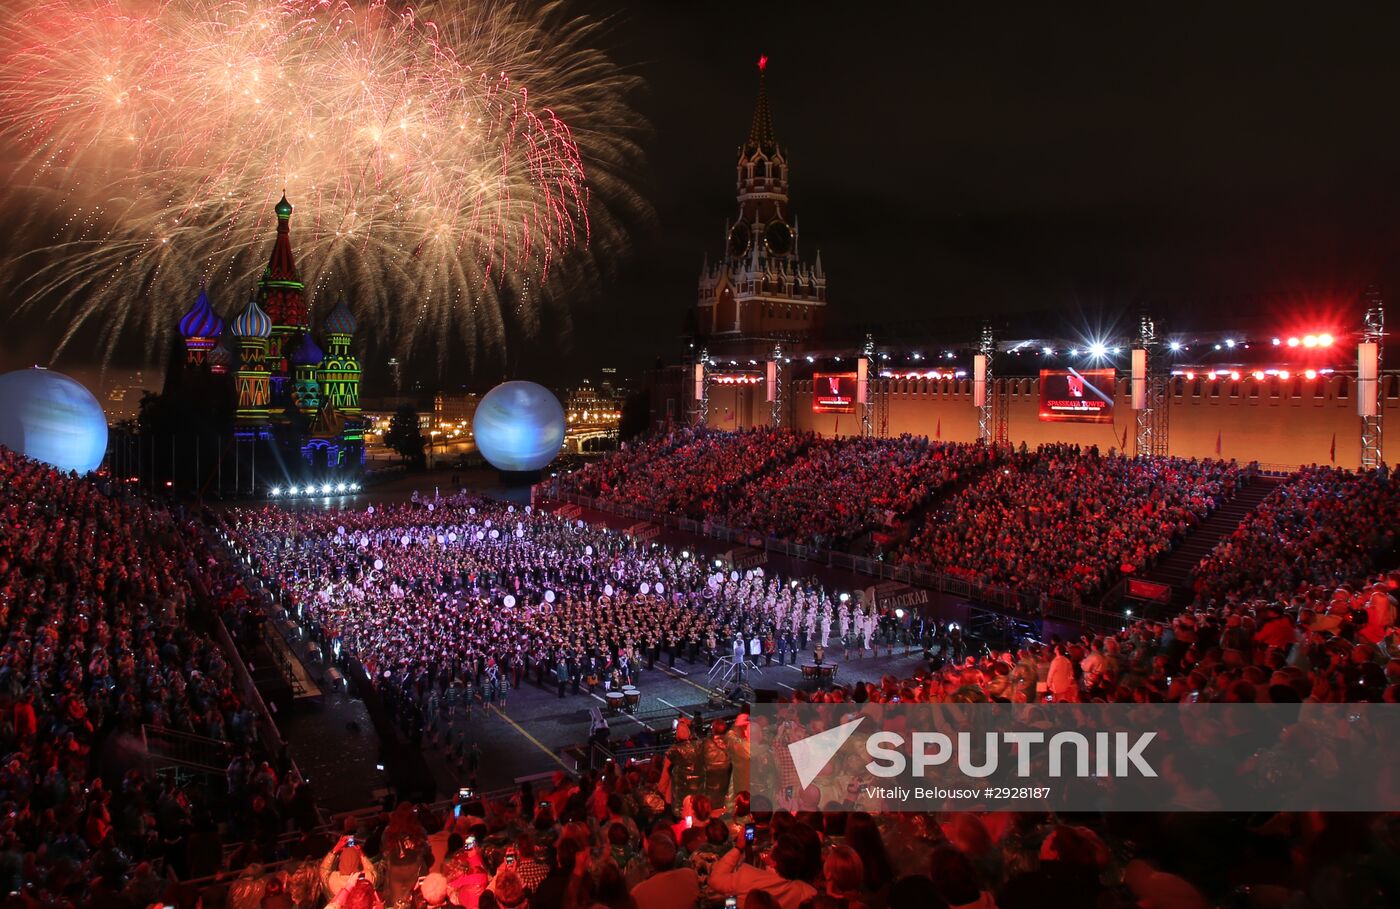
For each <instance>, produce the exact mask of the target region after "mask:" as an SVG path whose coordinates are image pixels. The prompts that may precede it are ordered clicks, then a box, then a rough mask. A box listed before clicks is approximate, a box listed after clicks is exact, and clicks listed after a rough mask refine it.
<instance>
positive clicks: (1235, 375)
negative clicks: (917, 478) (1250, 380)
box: [1230, 369, 1240, 382]
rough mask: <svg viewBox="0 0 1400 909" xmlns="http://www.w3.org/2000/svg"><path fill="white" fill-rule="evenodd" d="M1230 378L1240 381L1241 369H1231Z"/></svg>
mask: <svg viewBox="0 0 1400 909" xmlns="http://www.w3.org/2000/svg"><path fill="white" fill-rule="evenodd" d="M1230 379H1231V380H1232V381H1235V382H1238V381H1239V380H1240V373H1239V370H1236V369H1232V370H1230Z"/></svg>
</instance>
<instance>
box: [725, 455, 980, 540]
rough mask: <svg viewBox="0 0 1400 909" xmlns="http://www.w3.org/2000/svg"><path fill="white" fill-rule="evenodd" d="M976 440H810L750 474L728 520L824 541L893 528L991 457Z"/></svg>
mask: <svg viewBox="0 0 1400 909" xmlns="http://www.w3.org/2000/svg"><path fill="white" fill-rule="evenodd" d="M997 460H998V457H997V455H996V453H995V452H993V451H992V450H991V449H988V448H986V447H983V446H978V445H956V444H953V443H931V442H929V440H928V439H927V438H926V437H924V436H909V435H905V436H900V437H899V438H897V439H864V438H860V437H858V436H856V437H849V438H842V439H822V438H819V439H816V440H814V441H813V442H812V444H811V445H810V446H809V447H808V448H807V449H806V450H805V451H804V452H803V453H802V454H801V455H800V456H798V457H797V458H795V459H793V460H792V461H791V462H789V463H788V464H787V465H786V466H784V467H782V468H780V469H777V470H774V471H771V472H769V473H766V474H761V475H759V476H756V477H755V478H754V479H753V480H752V481H751V482H750V483H749V484H748V485H747V486H745V487H744V490H743V494H742V495H741V496H740V497H739V498H738V500H737V501H736V502H735V504H734V507H733V508H732V509H730V511H729V512H727V513H725V514H722V515H716V516H715V517H718V518H720V519H722V520H723V521H724V522H726V523H728V524H729V525H731V526H733V527H739V528H743V529H745V530H752V531H755V532H758V533H762V534H763V535H764V536H770V537H779V538H782V539H786V540H791V541H793V542H796V543H802V544H808V543H815V544H817V545H825V546H830V545H834V544H839V543H841V542H844V541H848V540H851V539H852V538H855V537H857V536H859V535H860V534H863V533H866V532H875V531H885V532H888V531H889V529H891V528H893V527H894V526H895V525H897V523H898V522H899V520H900V519H902V518H903V517H904V516H906V515H908V514H909V513H910V512H912V511H913V510H914V509H915V508H916V507H917V506H919V505H920V504H922V503H923V502H925V501H926V500H927V499H928V498H929V496H931V495H933V494H935V493H936V492H937V491H939V490H941V489H944V488H946V487H949V486H952V485H954V484H957V483H959V482H962V481H966V480H969V479H971V478H973V477H976V476H977V475H978V474H980V473H981V472H982V471H983V470H985V469H986V468H987V466H988V465H990V464H993V463H995V462H996V461H997Z"/></svg>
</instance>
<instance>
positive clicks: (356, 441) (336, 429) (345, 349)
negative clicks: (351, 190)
mask: <svg viewBox="0 0 1400 909" xmlns="http://www.w3.org/2000/svg"><path fill="white" fill-rule="evenodd" d="M274 211H275V213H276V215H277V237H276V240H275V242H274V243H273V247H272V256H271V258H270V259H269V261H268V263H267V267H266V268H265V269H264V270H263V273H262V277H261V278H260V279H259V280H258V283H257V286H256V287H255V288H254V291H253V294H252V297H251V299H249V300H248V303H247V305H246V306H244V307H243V309H242V310H241V311H239V312H238V314H237V315H234V316H233V317H231V318H230V319H228V320H227V321H226V320H225V319H223V318H220V316H219V315H218V313H216V312H215V311H214V308H213V306H212V305H210V303H209V294H208V292H207V290H206V289H205V288H201V289H200V292H199V296H198V298H196V300H195V302H194V305H193V306H191V307H190V309H189V311H188V312H186V313H185V315H184V316H183V317H182V318H181V319H180V326H179V327H180V335H181V337H182V338H183V339H184V363H183V370H182V372H183V373H184V374H185V376H186V377H190V376H191V374H199V373H201V372H203V373H207V374H208V375H211V376H231V377H232V379H233V382H232V385H233V389H234V393H235V394H236V395H237V405H236V410H235V412H234V430H233V433H234V441H235V444H238V443H244V444H247V443H253V444H258V443H271V444H274V445H275V446H276V447H277V448H279V449H281V450H287V449H289V448H293V447H294V448H295V449H297V450H299V451H300V453H301V456H302V457H303V458H305V460H306V462H307V464H308V465H309V466H310V467H311V468H312V469H313V470H315V471H318V472H319V471H329V472H341V471H357V470H358V469H359V468H360V466H361V464H362V463H363V460H364V429H363V421H362V418H361V412H360V362H359V360H357V359H356V357H355V354H354V352H353V350H352V349H351V348H352V340H353V338H354V335H355V329H356V324H355V317H354V315H353V314H352V313H351V312H350V307H349V306H347V305H346V303H345V300H344V298H341V299H340V300H339V301H338V302H337V303H336V305H335V307H334V308H333V309H331V311H330V312H329V313H327V314H326V316H325V318H323V319H322V320H321V325H320V331H319V332H315V331H313V330H312V327H311V320H310V317H309V316H308V313H307V305H306V285H305V284H303V283H302V281H301V278H300V277H299V276H298V274H297V267H296V259H295V257H294V256H293V255H292V241H291V229H290V224H291V218H292V206H291V203H289V202H288V201H287V198H286V197H285V196H283V197H282V200H281V201H279V202H278V203H277V206H276V208H275V209H274ZM318 336H319V340H318ZM211 387H217V386H211Z"/></svg>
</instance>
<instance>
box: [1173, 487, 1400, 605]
mask: <svg viewBox="0 0 1400 909" xmlns="http://www.w3.org/2000/svg"><path fill="white" fill-rule="evenodd" d="M1397 530H1400V477H1397V476H1394V475H1392V474H1390V473H1389V472H1387V471H1384V470H1381V471H1369V472H1366V473H1348V472H1346V471H1343V470H1338V469H1336V468H1334V467H1309V468H1305V469H1303V470H1300V471H1298V472H1297V473H1295V474H1293V475H1292V476H1290V477H1288V478H1287V479H1285V480H1284V481H1283V482H1282V483H1280V484H1279V486H1278V487H1277V488H1276V489H1274V491H1273V492H1271V493H1270V494H1269V496H1268V497H1267V498H1266V499H1265V500H1264V501H1263V502H1261V503H1260V504H1259V506H1258V507H1257V508H1255V509H1254V511H1252V512H1251V513H1250V514H1249V516H1248V517H1246V518H1245V520H1244V521H1243V522H1242V523H1241V524H1240V526H1239V527H1238V528H1237V529H1236V530H1235V532H1234V533H1233V534H1231V535H1230V536H1229V537H1227V538H1226V539H1224V540H1222V541H1221V542H1220V543H1219V544H1218V545H1217V546H1216V548H1215V550H1214V551H1213V552H1211V554H1210V555H1208V556H1207V557H1206V558H1205V559H1203V560H1202V561H1201V563H1200V565H1198V566H1197V569H1196V577H1195V587H1196V593H1197V595H1198V597H1199V598H1200V599H1202V600H1205V601H1210V600H1224V599H1227V598H1228V599H1233V600H1239V599H1247V598H1250V597H1253V596H1266V597H1272V598H1274V599H1280V600H1284V601H1286V600H1288V599H1289V598H1290V597H1292V596H1293V594H1294V592H1295V591H1297V590H1298V589H1299V588H1300V587H1301V586H1303V585H1315V584H1333V585H1337V584H1343V583H1349V582H1353V581H1355V580H1357V579H1360V578H1363V577H1364V576H1365V575H1366V574H1367V573H1368V572H1370V571H1371V570H1372V569H1373V568H1374V567H1376V566H1377V564H1378V563H1379V562H1380V561H1382V560H1383V559H1385V558H1387V557H1390V556H1391V555H1393V553H1394V552H1395V544H1396V533H1397Z"/></svg>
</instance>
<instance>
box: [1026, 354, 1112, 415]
mask: <svg viewBox="0 0 1400 909" xmlns="http://www.w3.org/2000/svg"><path fill="white" fill-rule="evenodd" d="M1114 376H1115V373H1114V371H1113V370H1112V369H1073V368H1070V369H1042V370H1041V371H1040V419H1041V421H1042V422H1046V423H1112V422H1113V384H1114Z"/></svg>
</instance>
